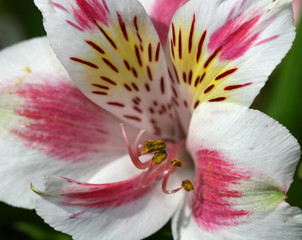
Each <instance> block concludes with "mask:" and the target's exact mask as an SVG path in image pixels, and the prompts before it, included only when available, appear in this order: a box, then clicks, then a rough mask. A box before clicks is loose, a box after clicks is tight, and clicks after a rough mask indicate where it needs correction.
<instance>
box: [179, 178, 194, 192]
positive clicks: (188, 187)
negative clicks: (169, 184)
mask: <svg viewBox="0 0 302 240" xmlns="http://www.w3.org/2000/svg"><path fill="white" fill-rule="evenodd" d="M181 186H182V188H183V189H184V190H186V191H187V192H190V191H191V190H193V189H194V186H193V184H192V183H191V181H190V180H188V179H187V180H183V181H182V183H181Z"/></svg>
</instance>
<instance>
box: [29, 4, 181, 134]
mask: <svg viewBox="0 0 302 240" xmlns="http://www.w3.org/2000/svg"><path fill="white" fill-rule="evenodd" d="M35 3H36V4H37V6H38V7H39V8H40V10H41V11H42V13H43V16H44V19H45V21H44V25H45V29H46V31H47V34H48V38H49V40H50V42H51V45H52V47H53V49H54V51H55V53H56V55H57V56H58V58H59V60H60V61H61V62H62V64H63V65H64V67H65V68H66V69H67V71H68V73H69V75H70V76H71V78H72V80H73V81H74V82H75V83H76V85H77V86H78V87H79V88H80V89H81V90H82V91H83V92H84V94H85V95H86V96H87V97H88V98H90V99H91V100H92V101H94V102H95V103H97V104H98V105H100V106H101V107H102V108H104V109H105V110H107V111H109V112H111V113H112V114H114V115H116V116H117V117H119V118H120V119H121V121H123V122H128V123H130V124H132V125H133V126H136V127H138V128H141V129H143V128H147V131H149V132H150V133H152V134H154V135H157V136H171V135H172V134H173V133H172V132H173V127H174V126H173V124H171V122H176V120H175V118H174V117H175V115H174V111H173V110H172V108H171V105H170V89H169V86H168V78H169V77H168V73H167V68H166V62H165V61H166V60H165V56H164V52H163V49H162V47H161V43H160V40H159V38H158V35H157V33H156V30H155V29H154V26H153V25H152V23H151V20H150V19H149V17H148V15H147V13H146V12H145V10H144V9H143V7H142V6H141V4H140V3H139V2H138V1H136V0H126V1H118V0H114V1H108V0H78V1H70V0H68V1H62V0H53V1H48V0H36V1H35ZM54 3H55V4H54ZM75 11H76V14H75ZM78 11H79V13H78ZM103 12H104V14H103Z"/></svg>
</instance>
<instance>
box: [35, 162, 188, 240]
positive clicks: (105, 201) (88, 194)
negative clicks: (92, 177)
mask: <svg viewBox="0 0 302 240" xmlns="http://www.w3.org/2000/svg"><path fill="white" fill-rule="evenodd" d="M127 158H128V159H127ZM127 158H121V159H120V160H119V161H117V162H115V163H113V164H110V165H108V166H107V167H106V169H102V170H101V172H100V173H99V177H100V178H99V181H100V182H102V180H103V181H104V182H105V183H107V182H108V181H109V182H111V183H110V184H107V185H106V184H98V185H87V184H81V185H79V184H77V183H75V182H73V181H72V180H69V182H67V181H66V180H63V179H57V178H54V177H51V178H49V179H48V182H47V183H46V189H45V190H44V191H45V192H44V193H43V194H50V195H57V194H58V196H59V197H51V196H42V198H41V199H39V200H38V203H37V204H38V205H37V209H36V210H37V213H38V214H39V215H40V216H41V217H42V218H43V219H44V220H45V221H46V222H47V223H49V224H50V225H51V226H52V227H54V228H55V229H56V230H59V231H63V232H65V233H68V234H71V235H72V237H73V239H75V240H87V239H91V240H101V239H106V240H115V239H125V240H135V239H142V238H145V237H147V236H149V235H151V234H152V233H154V232H156V231H157V230H159V229H160V228H161V227H162V226H163V225H164V224H165V223H166V222H167V221H168V220H169V218H170V217H171V216H172V214H173V213H174V211H175V209H176V207H177V205H178V204H179V202H180V201H181V200H182V199H183V193H182V192H179V193H176V194H173V195H167V194H164V193H163V192H162V190H161V187H160V186H158V185H155V186H154V185H153V186H151V187H148V188H145V189H138V190H135V189H133V188H131V184H132V183H133V181H132V180H131V178H130V177H134V175H131V174H133V172H134V171H133V168H134V167H133V166H131V165H130V164H128V163H130V162H131V161H130V159H129V157H127ZM125 161H126V162H125ZM120 175H122V177H126V176H127V177H128V178H126V180H125V178H123V179H121V176H120ZM116 176H117V177H118V178H119V180H123V181H121V182H115V179H116ZM136 177H137V176H136ZM136 177H134V178H136ZM126 181H129V182H128V183H127V184H129V187H127V184H126V185H125V183H126ZM134 181H135V179H134ZM85 189H86V190H85ZM115 189H116V190H115ZM77 191H79V192H78V194H77V193H76V192H77ZM104 191H106V192H104ZM42 192H43V191H42ZM71 192H74V193H75V194H74V195H73V194H71ZM92 192H94V194H92ZM127 192H128V194H127ZM125 194H126V195H125ZM60 195H61V197H60Z"/></svg>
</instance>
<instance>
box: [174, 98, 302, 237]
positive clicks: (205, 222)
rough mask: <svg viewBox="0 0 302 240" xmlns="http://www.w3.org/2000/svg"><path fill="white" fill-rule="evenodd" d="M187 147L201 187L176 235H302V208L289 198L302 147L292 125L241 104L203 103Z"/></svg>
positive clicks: (177, 225)
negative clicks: (301, 147)
mask: <svg viewBox="0 0 302 240" xmlns="http://www.w3.org/2000/svg"><path fill="white" fill-rule="evenodd" d="M187 148H188V150H189V152H190V153H191V155H192V156H193V158H194V161H195V165H196V170H195V174H196V179H195V189H194V193H193V194H192V197H191V199H189V201H188V204H187V206H184V208H183V211H182V212H180V213H179V215H178V216H177V217H176V218H177V219H175V220H174V221H175V222H174V234H175V235H176V236H177V235H181V236H182V239H198V238H205V239H227V240H229V239H263V240H265V239H278V240H279V239H280V240H281V239H284V238H287V239H299V238H300V237H301V229H302V212H301V210H299V209H297V208H293V207H290V206H289V205H288V204H287V203H286V202H285V199H286V192H287V191H288V188H289V186H290V183H291V182H292V178H293V174H294V171H295V167H296V165H297V162H298V161H299V156H300V147H299V144H298V143H297V141H296V139H295V138H294V137H293V136H292V135H291V134H290V133H289V132H288V130H287V129H286V128H284V127H283V126H281V125H280V124H279V123H277V122H276V121H275V120H273V119H271V118H269V117H268V116H266V115H264V114H262V113H261V112H258V111H255V110H251V109H248V108H245V107H242V106H239V105H234V104H230V103H203V104H201V105H200V106H199V107H198V108H197V109H196V111H195V112H194V114H193V117H192V122H191V125H190V129H189V136H188V139H187ZM188 211H191V213H192V218H191V219H190V222H189V224H187V225H185V224H184V223H182V219H183V218H184V217H185V216H186V214H187V213H188ZM273 229H274V230H273Z"/></svg>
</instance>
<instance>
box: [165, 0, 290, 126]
mask: <svg viewBox="0 0 302 240" xmlns="http://www.w3.org/2000/svg"><path fill="white" fill-rule="evenodd" d="M290 3H291V2H290V1H282V0H281V1H270V0H257V1H246V0H226V1H221V0H191V1H190V2H188V3H187V4H185V5H184V6H183V7H181V8H180V9H179V10H178V11H177V12H176V13H175V15H174V17H173V19H172V23H171V27H170V32H169V36H168V42H169V51H170V56H171V63H170V66H169V69H170V73H171V75H172V77H173V79H174V81H172V83H173V82H174V84H172V88H173V93H174V96H173V99H174V100H173V102H174V103H175V106H176V107H177V108H178V112H179V116H180V118H181V119H182V123H183V126H184V129H185V130H187V127H188V124H189V120H190V115H191V113H192V112H193V110H194V109H196V107H197V106H198V105H199V104H200V103H202V102H206V101H210V102H220V101H226V102H231V103H236V104H240V105H245V106H249V105H250V104H251V103H252V101H253V100H254V98H255V96H256V95H257V94H258V92H259V91H260V89H261V88H262V86H263V85H264V83H265V81H266V80H267V78H268V76H269V75H270V74H271V72H272V71H273V69H274V68H275V67H276V65H277V64H279V63H280V61H281V59H282V58H283V57H284V56H285V54H286V53H287V51H288V50H289V48H290V46H291V44H292V41H293V39H294V36H295V32H294V31H295V28H294V25H293V17H292V7H291V4H290Z"/></svg>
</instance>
